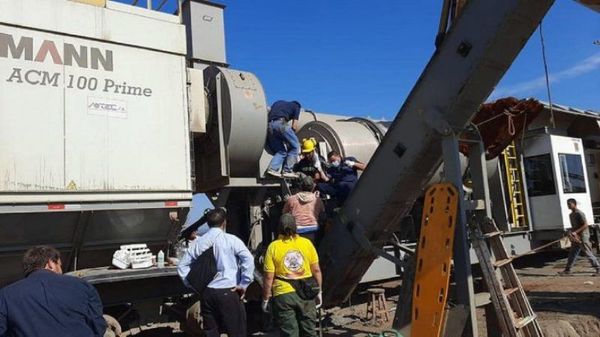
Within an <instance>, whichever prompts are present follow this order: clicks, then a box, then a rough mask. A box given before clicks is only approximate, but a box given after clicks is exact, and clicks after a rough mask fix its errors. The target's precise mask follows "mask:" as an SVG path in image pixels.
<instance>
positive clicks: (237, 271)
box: [177, 208, 254, 337]
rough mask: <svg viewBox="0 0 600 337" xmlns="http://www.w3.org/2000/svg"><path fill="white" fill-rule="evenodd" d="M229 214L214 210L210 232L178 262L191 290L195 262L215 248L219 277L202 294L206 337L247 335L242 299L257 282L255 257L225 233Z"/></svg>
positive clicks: (210, 216)
mask: <svg viewBox="0 0 600 337" xmlns="http://www.w3.org/2000/svg"><path fill="white" fill-rule="evenodd" d="M225 218H226V213H225V211H224V210H223V209H221V208H218V209H215V210H212V211H210V212H209V213H208V215H207V220H208V226H209V227H210V229H209V230H208V232H206V234H204V235H202V236H200V237H198V238H197V239H196V240H195V241H194V243H193V244H192V245H191V246H190V248H189V249H188V250H187V252H186V253H185V254H184V256H183V257H182V259H181V262H179V265H178V267H177V272H178V273H179V276H180V277H181V279H182V280H183V282H184V283H185V284H186V285H187V286H188V287H189V286H190V285H189V284H188V282H187V280H186V278H187V276H188V274H189V273H190V268H191V265H192V263H193V262H194V261H195V260H196V259H198V258H199V257H200V255H202V253H204V252H205V251H206V250H208V249H211V248H212V249H213V252H214V256H215V260H216V266H217V274H216V275H215V278H214V279H213V280H212V281H211V282H210V283H209V284H208V286H207V288H206V289H205V290H204V292H203V293H202V298H201V302H200V306H201V308H202V319H203V328H204V332H205V334H206V336H207V337H213V336H214V337H219V336H220V333H221V332H223V333H227V335H228V336H229V337H242V336H246V310H245V308H244V304H243V302H242V299H243V298H244V294H245V292H246V288H247V287H248V286H249V285H250V283H252V281H253V279H254V258H253V257H252V254H251V253H250V251H249V250H248V248H247V247H246V245H244V243H243V242H242V240H240V239H239V238H238V237H236V236H235V235H231V234H227V233H225V226H226V224H227V221H226V219H225Z"/></svg>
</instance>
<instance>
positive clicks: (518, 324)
mask: <svg viewBox="0 0 600 337" xmlns="http://www.w3.org/2000/svg"><path fill="white" fill-rule="evenodd" d="M536 318H537V315H535V314H533V315H532V316H527V317H523V318H519V319H518V320H517V322H515V328H517V329H521V328H523V327H524V326H526V325H527V324H531V323H532V322H533V321H535V320H536Z"/></svg>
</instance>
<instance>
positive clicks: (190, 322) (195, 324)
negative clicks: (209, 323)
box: [183, 301, 204, 337]
mask: <svg viewBox="0 0 600 337" xmlns="http://www.w3.org/2000/svg"><path fill="white" fill-rule="evenodd" d="M200 313H201V309H200V301H198V302H196V303H194V304H192V306H190V307H189V308H188V310H187V311H186V312H185V318H186V321H185V329H183V330H184V331H185V333H186V334H187V335H188V336H190V337H200V336H204V331H202V316H201V315H200Z"/></svg>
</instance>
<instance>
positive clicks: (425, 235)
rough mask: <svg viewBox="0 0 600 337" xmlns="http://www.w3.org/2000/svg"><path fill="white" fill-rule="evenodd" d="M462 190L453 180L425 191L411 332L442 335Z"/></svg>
mask: <svg viewBox="0 0 600 337" xmlns="http://www.w3.org/2000/svg"><path fill="white" fill-rule="evenodd" d="M457 213H458V192H457V190H456V188H455V187H454V186H453V185H452V184H450V183H442V184H434V185H432V186H431V187H429V188H428V189H427V192H426V193H425V205H424V207H423V219H422V221H421V235H420V237H419V245H418V248H417V266H416V273H415V283H414V288H413V305H412V323H411V336H427V337H437V336H440V334H441V331H442V325H443V324H442V323H443V322H444V315H445V309H446V298H447V296H448V281H449V279H450V261H451V260H452V251H453V246H454V228H455V226H456V217H457Z"/></svg>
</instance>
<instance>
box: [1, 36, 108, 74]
mask: <svg viewBox="0 0 600 337" xmlns="http://www.w3.org/2000/svg"><path fill="white" fill-rule="evenodd" d="M61 47H62V48H60V49H59V48H57V47H56V44H55V43H54V41H51V40H43V41H42V42H41V44H40V45H39V47H37V45H36V48H35V49H34V40H33V38H32V37H29V36H21V38H20V39H19V41H18V43H16V42H15V39H14V37H13V36H12V35H11V34H5V33H0V57H5V58H8V57H9V56H10V57H11V58H13V59H24V60H26V61H33V62H44V61H45V60H46V58H47V57H48V55H49V56H50V58H51V59H52V62H53V63H54V64H61V65H65V66H77V67H80V68H92V69H100V67H102V69H104V70H106V71H113V52H112V50H104V51H103V50H101V49H99V48H95V47H87V46H75V45H73V44H70V43H63V45H62V46H61ZM34 52H35V55H34Z"/></svg>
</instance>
